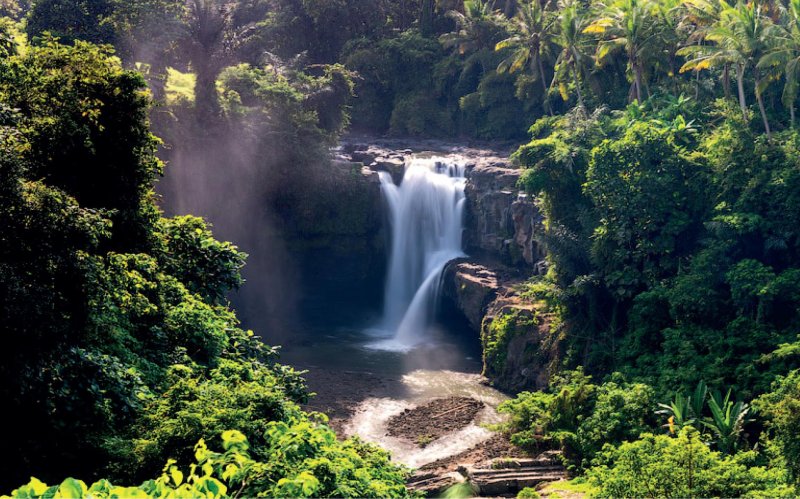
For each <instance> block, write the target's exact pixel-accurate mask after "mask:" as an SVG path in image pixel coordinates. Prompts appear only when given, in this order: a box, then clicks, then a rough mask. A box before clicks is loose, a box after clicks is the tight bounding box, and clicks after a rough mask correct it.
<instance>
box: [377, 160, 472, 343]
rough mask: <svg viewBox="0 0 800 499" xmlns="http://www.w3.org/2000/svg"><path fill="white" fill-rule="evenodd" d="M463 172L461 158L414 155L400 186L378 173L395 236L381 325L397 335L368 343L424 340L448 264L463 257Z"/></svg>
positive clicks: (380, 328)
mask: <svg viewBox="0 0 800 499" xmlns="http://www.w3.org/2000/svg"><path fill="white" fill-rule="evenodd" d="M464 174H465V169H464V166H463V164H462V163H460V162H458V161H454V160H453V159H451V158H444V157H429V158H419V157H417V158H413V159H412V160H411V161H410V162H409V163H408V164H407V165H406V170H405V175H404V177H403V181H402V182H401V184H400V186H397V185H395V184H394V181H393V180H392V177H391V175H389V174H388V173H386V172H380V180H381V191H382V192H383V196H384V199H385V200H386V204H387V207H388V211H389V219H390V225H391V237H392V240H391V251H390V255H389V271H388V275H387V279H386V290H385V305H384V314H383V320H382V322H381V324H380V326H379V328H378V329H379V330H380V331H382V332H389V333H390V334H392V335H393V336H392V337H391V338H389V339H384V340H381V341H377V342H374V343H372V344H370V347H372V348H377V349H381V350H393V351H401V352H407V351H409V350H411V349H413V348H414V347H416V346H418V345H419V344H420V343H423V342H424V341H425V339H426V332H427V329H428V328H429V327H430V325H431V323H432V322H433V319H434V314H435V312H436V307H437V304H438V301H439V291H440V288H441V277H442V272H443V271H444V267H445V265H446V264H447V262H449V261H450V260H452V259H454V258H458V257H460V256H464V253H463V251H462V249H461V239H462V232H463V229H464V227H463V226H464V221H463V220H464V204H465V198H464V186H465V185H466V178H465V176H464Z"/></svg>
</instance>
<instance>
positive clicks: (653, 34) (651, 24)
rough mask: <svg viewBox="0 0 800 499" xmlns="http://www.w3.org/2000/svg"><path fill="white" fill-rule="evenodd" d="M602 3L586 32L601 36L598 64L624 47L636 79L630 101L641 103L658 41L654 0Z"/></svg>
mask: <svg viewBox="0 0 800 499" xmlns="http://www.w3.org/2000/svg"><path fill="white" fill-rule="evenodd" d="M600 5H601V7H600V17H599V18H597V19H595V20H594V21H592V22H591V23H590V24H589V25H588V26H587V27H586V28H585V29H584V30H583V32H584V33H589V34H596V35H599V36H600V37H601V38H600V41H599V43H598V45H597V54H596V60H597V63H598V64H602V63H603V62H604V61H606V60H607V59H608V58H609V57H611V56H612V55H613V54H615V53H616V52H617V51H619V50H624V52H625V55H626V57H627V60H628V70H629V71H630V74H631V80H632V82H633V83H632V85H631V91H630V100H631V101H632V100H633V99H636V100H638V101H639V102H642V98H643V86H644V85H645V81H644V79H645V77H644V68H645V64H646V63H647V61H648V58H649V56H650V54H651V52H652V51H653V50H654V48H655V47H656V46H657V45H658V41H659V33H658V23H657V22H656V15H655V11H654V7H655V4H654V3H653V1H652V0H611V1H610V2H609V3H603V4H600Z"/></svg>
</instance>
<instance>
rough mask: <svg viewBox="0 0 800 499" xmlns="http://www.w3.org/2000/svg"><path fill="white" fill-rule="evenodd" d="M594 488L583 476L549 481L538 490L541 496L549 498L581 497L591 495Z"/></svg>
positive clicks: (579, 498) (566, 498)
mask: <svg viewBox="0 0 800 499" xmlns="http://www.w3.org/2000/svg"><path fill="white" fill-rule="evenodd" d="M593 492H594V488H593V487H592V486H591V485H590V484H589V483H588V482H587V481H586V479H584V478H575V479H573V480H559V481H558V482H551V483H549V484H547V486H545V487H542V488H541V489H540V490H539V494H540V495H541V496H542V497H548V498H549V499H581V498H584V497H591V496H592V493H593Z"/></svg>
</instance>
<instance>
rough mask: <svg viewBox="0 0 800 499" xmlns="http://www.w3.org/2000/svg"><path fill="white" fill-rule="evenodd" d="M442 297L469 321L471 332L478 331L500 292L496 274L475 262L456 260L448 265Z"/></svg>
mask: <svg viewBox="0 0 800 499" xmlns="http://www.w3.org/2000/svg"><path fill="white" fill-rule="evenodd" d="M444 282H445V286H444V294H445V296H447V297H448V298H450V299H451V300H452V302H453V303H454V304H455V305H456V308H457V309H458V310H460V311H461V313H462V314H463V315H464V317H466V318H467V321H469V324H470V326H472V328H473V330H475V331H476V332H477V331H480V330H481V322H482V321H483V315H484V313H486V309H487V307H488V306H489V304H490V303H491V302H492V300H494V299H495V297H496V296H497V291H498V290H499V289H500V284H499V282H498V276H497V274H496V273H495V272H494V271H492V270H490V269H488V268H487V267H484V266H483V265H479V264H477V263H472V262H469V261H459V260H457V261H455V262H453V263H451V264H449V265H448V266H447V268H446V269H445V276H444Z"/></svg>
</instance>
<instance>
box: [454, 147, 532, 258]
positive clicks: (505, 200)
mask: <svg viewBox="0 0 800 499" xmlns="http://www.w3.org/2000/svg"><path fill="white" fill-rule="evenodd" d="M520 174H521V170H518V169H515V168H512V167H511V165H510V164H509V163H508V161H506V160H503V159H499V158H485V159H481V160H479V161H477V162H475V163H474V164H472V165H471V168H469V180H468V182H467V187H466V196H467V223H466V229H467V230H466V234H465V246H466V248H467V251H468V252H469V253H470V254H476V255H482V256H485V257H488V258H489V259H493V260H497V261H499V262H502V263H503V264H505V265H511V266H515V267H520V268H529V269H533V270H534V271H535V269H536V268H537V267H538V263H539V262H540V261H541V260H542V259H543V255H542V252H541V250H540V249H539V245H538V243H537V241H536V236H537V235H538V234H539V233H541V225H542V217H541V214H540V212H539V209H538V208H537V207H536V205H535V204H534V203H533V202H532V201H531V200H530V198H529V197H528V196H527V195H525V194H524V193H521V192H520V190H519V189H518V188H517V182H518V180H519V177H520Z"/></svg>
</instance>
